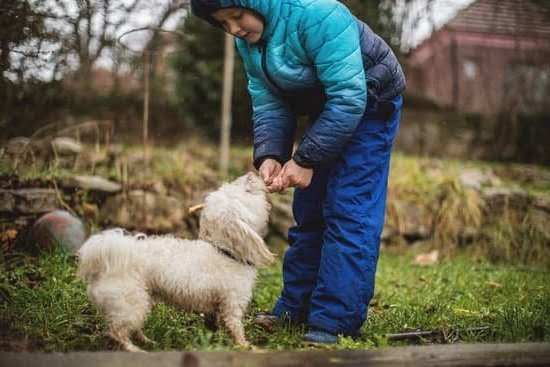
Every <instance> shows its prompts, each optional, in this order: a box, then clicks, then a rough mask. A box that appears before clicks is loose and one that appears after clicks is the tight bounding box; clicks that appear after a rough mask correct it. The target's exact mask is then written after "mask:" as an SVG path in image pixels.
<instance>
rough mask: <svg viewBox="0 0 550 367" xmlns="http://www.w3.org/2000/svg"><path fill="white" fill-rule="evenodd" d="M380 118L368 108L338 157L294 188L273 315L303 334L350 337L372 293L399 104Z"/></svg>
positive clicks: (355, 332) (399, 99) (398, 100)
mask: <svg viewBox="0 0 550 367" xmlns="http://www.w3.org/2000/svg"><path fill="white" fill-rule="evenodd" d="M392 105H393V106H392V107H393V111H390V113H388V114H386V117H384V118H380V117H379V116H380V113H379V111H377V110H376V109H375V108H367V110H366V111H365V114H364V115H363V119H362V121H361V123H360V124H359V126H358V127H357V130H356V131H355V133H354V135H353V137H352V138H351V140H350V142H349V144H348V145H347V147H346V149H345V150H344V152H343V155H342V156H341V158H340V159H339V160H338V161H337V162H336V163H335V165H334V166H331V167H327V168H322V169H317V170H315V172H314V175H313V178H312V181H311V184H310V185H309V186H308V187H307V188H305V189H298V188H297V189H295V191H294V202H293V206H292V210H293V214H294V219H295V221H296V225H295V226H293V227H292V228H290V230H289V232H288V239H289V244H290V247H289V248H288V250H287V251H286V253H285V256H284V262H283V280H284V286H283V290H282V292H281V296H280V297H279V299H278V301H277V303H276V304H275V307H274V309H273V314H274V315H277V316H280V317H283V316H284V317H289V318H290V319H291V320H292V321H298V322H306V321H307V323H308V325H309V327H310V328H316V329H320V330H323V331H326V332H329V333H332V334H344V335H350V336H357V335H358V333H359V330H360V328H361V326H362V325H363V323H364V322H365V320H366V318H367V306H368V304H369V302H370V300H371V298H372V296H373V294H374V280H375V273H376V265H377V262H378V254H379V250H380V235H381V233H382V227H383V224H384V213H385V207H386V191H387V183H388V171H389V166H390V155H391V150H392V144H393V140H394V137H395V135H396V133H397V130H398V129H399V120H400V117H401V106H402V97H401V96H399V97H397V98H395V99H394V100H393V101H392Z"/></svg>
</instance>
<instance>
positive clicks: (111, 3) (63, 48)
mask: <svg viewBox="0 0 550 367" xmlns="http://www.w3.org/2000/svg"><path fill="white" fill-rule="evenodd" d="M8 1H10V2H13V3H14V4H16V3H19V4H28V7H29V8H30V10H27V13H28V14H31V15H32V18H34V19H37V20H40V22H41V24H43V28H44V29H43V32H41V33H40V34H29V35H28V36H27V37H26V39H25V42H20V45H19V46H20V48H19V49H18V50H15V52H18V53H20V54H23V55H25V53H28V52H31V51H32V50H36V49H37V47H36V44H37V43H39V42H43V41H44V38H45V37H44V36H45V35H55V37H48V42H49V43H48V46H49V47H48V49H47V50H45V51H43V52H42V53H43V54H44V55H46V57H44V56H43V57H42V59H46V60H43V61H45V62H46V61H49V63H48V65H45V66H44V67H45V68H50V69H51V70H50V71H49V73H50V75H51V78H52V79H58V78H59V77H60V76H61V75H62V74H63V73H66V72H67V71H68V70H71V71H74V72H75V76H77V77H78V79H79V80H80V81H82V82H83V83H84V84H85V85H86V84H87V83H89V81H90V73H91V71H92V68H93V67H94V66H95V65H96V64H97V62H98V60H99V59H100V58H101V57H103V56H106V55H108V54H109V53H110V54H111V55H116V54H117V53H116V52H115V51H113V50H114V48H115V47H116V46H117V45H116V37H117V36H118V35H119V34H120V33H121V32H123V31H125V30H128V29H130V28H132V27H137V26H136V24H139V26H143V23H144V22H145V24H146V25H147V26H149V27H151V28H161V27H163V26H164V25H165V23H166V22H167V21H168V20H169V19H170V18H171V17H172V15H174V14H176V13H177V12H178V11H181V10H183V9H185V8H186V7H187V4H188V1H187V0H152V1H151V0H8ZM3 7H4V4H3V2H2V6H0V10H3V9H2V8H3ZM11 8H15V5H13V6H11ZM19 8H23V9H25V8H24V7H23V6H19ZM20 12H22V10H21V11H20ZM27 17H29V15H27ZM13 52H14V50H12V55H13ZM6 57H8V56H6V53H5V52H3V53H2V58H3V59H4V58H6ZM26 61H27V60H25V59H24V58H20V59H19V63H25V62H26Z"/></svg>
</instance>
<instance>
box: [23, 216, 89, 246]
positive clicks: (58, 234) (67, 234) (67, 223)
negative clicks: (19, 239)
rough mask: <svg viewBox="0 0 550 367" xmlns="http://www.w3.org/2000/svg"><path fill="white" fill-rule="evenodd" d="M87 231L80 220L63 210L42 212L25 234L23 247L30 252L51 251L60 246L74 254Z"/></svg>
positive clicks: (84, 238)
mask: <svg viewBox="0 0 550 367" xmlns="http://www.w3.org/2000/svg"><path fill="white" fill-rule="evenodd" d="M86 236H87V231H86V228H85V226H84V224H83V223H82V221H81V220H80V219H79V218H77V217H75V216H73V215H72V214H71V213H69V212H67V211H64V210H55V211H52V212H50V213H47V214H44V215H43V216H41V217H40V218H38V220H37V221H36V222H35V223H34V224H33V225H32V227H31V228H30V230H29V232H28V233H27V234H26V235H25V241H24V242H25V243H24V248H25V249H27V250H29V251H32V252H36V251H38V252H40V251H52V250H54V249H55V248H57V247H59V246H61V248H63V249H64V250H67V251H69V252H70V253H71V254H73V255H74V254H76V252H77V251H78V249H79V248H80V246H81V245H82V244H83V243H84V241H85V240H86Z"/></svg>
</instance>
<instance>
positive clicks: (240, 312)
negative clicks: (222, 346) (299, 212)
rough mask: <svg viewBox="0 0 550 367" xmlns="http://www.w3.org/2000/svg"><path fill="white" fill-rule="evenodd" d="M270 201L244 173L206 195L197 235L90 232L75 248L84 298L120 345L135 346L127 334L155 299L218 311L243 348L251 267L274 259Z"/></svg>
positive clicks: (252, 177) (134, 329) (220, 320)
mask: <svg viewBox="0 0 550 367" xmlns="http://www.w3.org/2000/svg"><path fill="white" fill-rule="evenodd" d="M269 210H270V205H269V203H268V201H267V197H266V188H265V185H264V183H263V182H262V180H260V179H259V178H258V177H257V176H256V175H255V174H253V173H248V174H247V175H245V176H242V177H240V178H238V179H236V180H235V181H233V182H231V183H226V184H224V185H223V186H222V187H221V188H220V189H218V190H217V191H215V192H212V193H211V194H209V195H208V196H207V197H206V200H205V203H204V208H203V210H202V213H201V218H200V233H199V239H198V240H184V239H179V238H174V237H171V236H151V237H147V236H145V235H137V236H132V235H128V234H125V233H124V232H125V231H124V230H122V229H112V230H107V231H104V232H101V233H98V234H96V235H93V236H91V237H90V238H89V239H88V240H87V241H86V242H85V243H84V245H82V247H81V248H80V250H79V251H78V254H77V256H78V260H79V268H78V275H79V276H80V277H81V278H83V279H85V280H86V281H87V283H88V297H89V299H90V301H91V303H92V304H93V305H94V306H95V307H97V308H98V309H99V310H100V312H101V313H102V314H103V315H104V317H105V318H106V320H107V322H108V324H109V332H108V334H109V336H110V337H111V338H112V339H114V340H115V341H116V342H117V343H120V345H121V346H122V348H123V349H125V350H128V351H141V349H140V348H138V347H137V346H136V345H134V344H133V343H132V341H131V339H130V337H131V336H132V334H133V333H135V335H136V337H137V338H138V339H139V340H140V341H142V342H150V340H149V339H148V338H147V337H146V336H145V335H144V334H143V332H142V330H141V328H142V326H143V323H144V321H145V318H146V316H147V313H148V312H149V311H150V310H151V308H152V307H153V305H154V304H155V303H156V302H157V301H160V300H162V301H165V302H168V303H170V304H172V305H174V306H176V307H178V308H180V309H182V310H186V311H193V312H201V313H204V314H207V315H213V316H216V319H217V321H218V323H219V324H221V325H224V326H225V327H226V328H227V330H228V331H229V332H230V334H231V335H232V336H233V338H234V339H235V342H236V343H237V344H239V345H241V346H246V345H248V342H247V341H246V338H245V335H244V327H243V321H242V319H243V316H244V313H245V311H246V308H247V306H248V304H249V302H250V299H251V297H252V291H253V287H254V283H255V279H256V266H261V265H266V264H269V263H271V262H272V261H273V259H274V255H273V254H272V253H271V252H270V251H269V250H268V248H267V247H266V245H265V243H264V241H263V239H262V238H263V236H265V234H266V233H267V227H268V219H269Z"/></svg>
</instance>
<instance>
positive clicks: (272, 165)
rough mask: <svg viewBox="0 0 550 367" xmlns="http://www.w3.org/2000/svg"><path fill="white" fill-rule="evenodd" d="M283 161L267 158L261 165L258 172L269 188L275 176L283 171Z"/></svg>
mask: <svg viewBox="0 0 550 367" xmlns="http://www.w3.org/2000/svg"><path fill="white" fill-rule="evenodd" d="M281 167H282V166H281V163H279V162H277V161H276V160H275V159H272V158H267V159H266V160H265V161H263V162H262V164H261V165H260V168H259V169H258V173H259V175H260V178H261V179H262V181H263V182H264V183H265V185H266V186H267V189H268V190H269V191H270V192H272V190H270V186H271V184H272V183H273V180H274V179H275V177H277V176H278V175H279V172H281Z"/></svg>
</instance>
